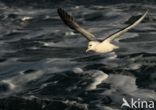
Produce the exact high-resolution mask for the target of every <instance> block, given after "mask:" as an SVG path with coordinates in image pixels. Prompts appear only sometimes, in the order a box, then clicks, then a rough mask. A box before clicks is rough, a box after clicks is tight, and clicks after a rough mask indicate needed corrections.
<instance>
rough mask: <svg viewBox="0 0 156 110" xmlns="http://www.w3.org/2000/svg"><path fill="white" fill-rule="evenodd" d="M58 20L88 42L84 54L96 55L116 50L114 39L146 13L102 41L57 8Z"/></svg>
mask: <svg viewBox="0 0 156 110" xmlns="http://www.w3.org/2000/svg"><path fill="white" fill-rule="evenodd" d="M57 12H58V14H59V16H60V18H61V19H62V21H63V22H64V23H65V24H66V25H67V26H69V27H70V28H71V29H73V30H75V31H76V32H79V33H81V34H82V35H83V36H84V37H85V38H86V39H87V40H88V41H89V42H88V48H87V50H86V52H88V51H93V52H96V53H108V52H112V51H113V50H115V49H118V48H119V47H118V46H117V45H115V44H113V41H114V40H115V39H116V38H119V37H120V36H122V35H123V34H124V33H126V32H127V31H129V30H130V29H132V28H134V27H136V26H137V25H138V24H139V23H140V22H141V21H142V20H143V19H144V18H145V17H146V15H147V14H148V11H146V12H145V13H144V14H143V15H142V16H141V17H140V18H139V19H138V20H136V21H135V22H134V23H132V24H131V25H129V26H127V27H125V28H123V29H121V30H119V31H117V32H115V33H113V34H111V35H109V36H108V37H106V38H104V39H103V40H98V39H96V38H95V36H94V35H93V34H92V33H90V32H89V31H87V30H86V29H84V28H82V27H81V26H80V25H79V24H78V22H77V21H76V20H75V19H74V18H73V17H72V16H71V15H69V14H68V13H67V12H66V11H64V10H63V9H61V8H58V10H57Z"/></svg>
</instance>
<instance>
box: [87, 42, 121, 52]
mask: <svg viewBox="0 0 156 110" xmlns="http://www.w3.org/2000/svg"><path fill="white" fill-rule="evenodd" d="M91 44H92V45H94V46H92V47H93V48H90V47H89V46H88V49H87V50H86V51H87V52H88V51H94V52H96V53H108V52H111V51H113V50H115V49H118V48H119V47H118V46H116V45H114V44H112V43H110V42H109V41H107V40H106V41H103V42H101V43H100V42H98V41H90V42H89V43H88V45H91Z"/></svg>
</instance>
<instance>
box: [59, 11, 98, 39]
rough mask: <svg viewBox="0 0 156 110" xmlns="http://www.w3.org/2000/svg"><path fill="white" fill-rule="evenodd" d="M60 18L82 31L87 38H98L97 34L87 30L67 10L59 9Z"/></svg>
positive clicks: (71, 26) (72, 27) (76, 29)
mask: <svg viewBox="0 0 156 110" xmlns="http://www.w3.org/2000/svg"><path fill="white" fill-rule="evenodd" d="M57 12H58V14H59V16H60V18H61V19H62V20H63V22H64V23H65V24H66V25H67V26H69V27H70V28H71V29H73V30H75V31H77V32H79V33H81V34H82V35H83V36H84V37H85V38H86V39H87V40H89V41H94V40H96V38H95V36H94V35H93V34H92V33H90V32H89V31H87V30H85V29H84V28H82V27H80V25H79V24H78V23H77V22H76V20H75V19H74V18H73V17H72V16H71V15H69V14H68V13H67V12H65V11H64V10H63V9H61V8H59V9H58V10H57Z"/></svg>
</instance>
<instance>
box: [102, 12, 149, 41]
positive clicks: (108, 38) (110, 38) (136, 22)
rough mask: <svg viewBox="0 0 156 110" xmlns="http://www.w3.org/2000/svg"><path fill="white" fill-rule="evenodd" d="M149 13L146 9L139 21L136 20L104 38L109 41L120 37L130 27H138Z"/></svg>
mask: <svg viewBox="0 0 156 110" xmlns="http://www.w3.org/2000/svg"><path fill="white" fill-rule="evenodd" d="M147 14H148V11H146V12H145V13H144V14H143V15H142V16H141V17H140V18H139V19H138V20H137V21H135V22H134V23H133V24H131V25H130V26H127V27H125V28H123V29H121V30H120V31H118V32H115V33H113V34H112V35H110V36H108V37H107V38H105V39H104V41H105V40H108V41H109V42H111V41H113V40H114V39H116V38H118V37H120V36H121V35H122V34H124V33H126V32H127V31H129V30H130V29H132V28H134V27H136V26H137V25H138V24H139V23H140V22H141V21H142V20H143V19H144V18H145V17H146V15H147Z"/></svg>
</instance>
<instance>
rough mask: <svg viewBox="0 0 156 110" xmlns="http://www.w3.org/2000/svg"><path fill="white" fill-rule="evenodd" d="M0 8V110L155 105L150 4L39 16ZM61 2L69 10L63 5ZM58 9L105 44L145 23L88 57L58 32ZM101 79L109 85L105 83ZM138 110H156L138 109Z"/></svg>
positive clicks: (70, 7)
mask: <svg viewBox="0 0 156 110" xmlns="http://www.w3.org/2000/svg"><path fill="white" fill-rule="evenodd" d="M1 1H2V2H3V3H0V13H1V14H0V110H138V109H128V108H121V105H122V103H123V101H122V99H123V98H125V99H127V100H130V99H131V98H134V99H137V98H139V99H141V100H153V101H154V102H156V6H155V5H156V4H152V3H154V2H155V1H154V0H153V2H151V4H147V3H118V4H110V3H109V4H105V5H103V4H102V5H100V4H96V3H95V4H94V3H92V4H89V3H88V5H83V3H81V4H76V5H75V4H73V2H72V3H70V2H69V1H68V0H67V1H64V2H63V3H61V4H58V5H56V4H55V6H54V5H52V6H51V7H49V6H47V7H45V6H44V8H43V7H42V8H41V7H40V6H39V7H36V5H35V6H34V5H28V6H22V5H21V6H19V4H18V3H17V6H16V4H15V3H14V5H12V6H10V3H5V2H4V0H1ZM66 2H67V4H65V3H66ZM57 7H62V8H64V9H65V10H66V11H68V12H69V13H70V14H72V15H73V16H75V18H77V20H78V21H79V23H80V24H81V25H82V26H83V27H85V28H87V29H88V30H89V31H90V32H92V33H94V34H95V35H96V36H97V38H105V37H107V36H108V35H110V34H111V33H112V32H115V31H118V30H119V29H121V28H123V27H125V26H127V25H129V24H131V23H132V22H133V21H135V20H136V19H137V18H138V17H139V16H140V15H142V14H143V13H144V12H145V11H146V9H149V15H148V16H147V17H146V19H145V20H144V21H143V22H142V23H141V24H139V25H138V26H137V27H136V28H134V29H132V30H131V31H129V32H128V33H126V34H124V35H123V36H122V37H120V39H117V40H116V41H115V43H116V44H117V45H119V46H120V49H118V50H115V51H114V54H112V53H111V54H95V53H86V52H85V50H86V48H87V40H86V39H85V38H84V37H82V36H81V35H80V34H78V33H75V32H74V31H73V30H71V29H69V28H68V27H67V26H65V25H64V24H63V22H62V21H61V20H60V18H59V16H58V14H57ZM106 77H108V78H107V79H106ZM139 110H156V108H155V109H146V108H145V109H139Z"/></svg>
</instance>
